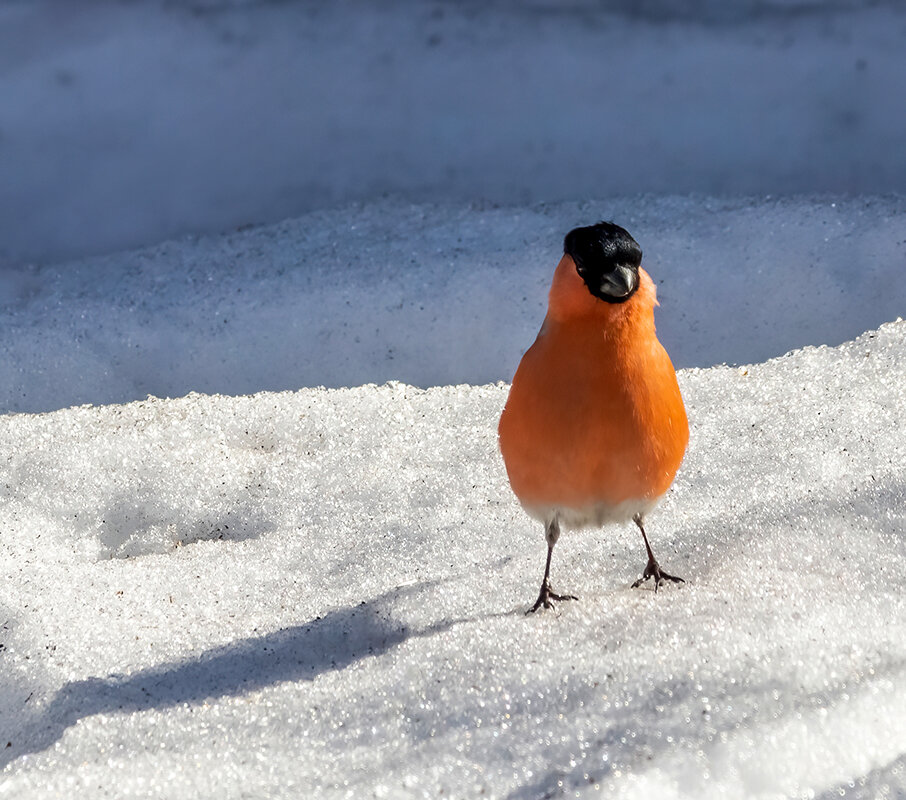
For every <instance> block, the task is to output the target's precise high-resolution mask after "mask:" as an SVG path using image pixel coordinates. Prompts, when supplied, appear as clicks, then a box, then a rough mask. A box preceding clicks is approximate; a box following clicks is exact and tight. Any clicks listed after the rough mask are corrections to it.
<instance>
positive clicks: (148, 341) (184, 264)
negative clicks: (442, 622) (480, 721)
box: [0, 197, 906, 411]
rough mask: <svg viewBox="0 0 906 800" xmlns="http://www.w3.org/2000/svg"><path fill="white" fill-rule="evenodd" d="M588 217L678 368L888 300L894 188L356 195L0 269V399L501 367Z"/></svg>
mask: <svg viewBox="0 0 906 800" xmlns="http://www.w3.org/2000/svg"><path fill="white" fill-rule="evenodd" d="M601 218H604V219H614V220H616V221H617V222H619V223H620V224H622V225H624V226H626V227H627V228H629V230H630V231H631V232H632V233H633V234H634V235H635V237H636V238H637V239H638V240H639V242H640V243H641V245H642V248H643V250H644V253H645V255H644V263H645V265H646V266H647V268H648V270H649V272H650V273H651V274H652V276H653V277H654V279H655V281H656V282H657V284H658V292H659V297H660V299H661V308H660V309H658V313H657V324H658V331H659V333H660V336H661V339H662V340H663V341H664V343H665V344H666V346H667V348H668V351H669V352H670V354H671V355H672V357H673V358H674V361H675V363H676V364H677V365H678V366H680V367H688V366H710V365H712V364H716V363H721V362H727V363H749V362H757V361H763V360H764V359H766V358H769V357H771V356H777V355H781V354H783V353H785V352H787V351H788V350H792V349H794V348H797V347H801V346H803V345H807V344H839V343H840V342H842V341H846V340H848V339H851V338H853V337H855V336H858V335H859V334H860V333H862V332H863V331H865V330H869V329H873V328H876V327H878V326H879V325H881V324H882V323H884V322H887V321H889V320H892V319H895V318H896V317H897V316H899V315H902V314H903V313H904V311H906V283H904V281H903V275H904V272H906V203H904V200H903V199H902V198H898V197H893V198H859V199H844V198H822V199H818V198H814V199H807V198H800V199H785V200H770V199H769V200H764V199H761V200H757V199H748V200H738V199H737V200H716V199H713V198H704V197H692V198H688V197H686V198H681V197H674V198H660V199H656V198H639V197H635V198H611V199H604V200H600V201H595V202H586V203H581V204H580V203H561V204H545V205H539V206H535V207H532V208H527V209H525V208H488V207H485V208H482V207H475V206H458V205H453V204H446V205H427V206H426V205H421V206H416V205H407V204H401V203H394V202H384V203H378V204H374V205H368V206H358V205H355V206H348V207H345V208H342V209H338V210H330V211H320V212H314V213H311V214H308V215H305V216H303V217H301V218H300V219H298V220H294V221H287V222H284V223H281V224H279V225H274V226H269V227H263V228H255V229H252V230H245V231H238V232H235V233H232V234H229V235H226V236H220V237H202V238H194V239H186V240H181V241H177V242H168V243H165V244H162V245H158V246H155V247H152V248H148V249H146V250H141V251H137V252H132V253H120V254H117V255H114V256H108V257H104V258H92V259H87V260H84V261H80V262H74V263H71V264H64V265H61V266H58V267H45V268H37V267H33V268H27V269H18V270H6V271H0V410H2V411H48V410H53V409H58V408H62V407H66V406H71V405H78V404H82V403H95V404H106V403H120V402H124V401H127V400H136V399H141V398H144V397H146V396H147V395H148V394H153V395H156V396H180V395H184V394H186V393H188V392H190V391H201V392H205V393H211V394H213V393H222V394H230V395H236V394H251V393H254V392H257V391H261V390H285V389H297V388H300V387H302V386H319V385H324V386H328V387H339V386H357V385H361V384H364V383H369V382H374V383H383V382H385V381H388V380H398V381H402V382H405V383H409V384H412V385H417V386H422V387H427V386H432V385H453V384H459V383H470V384H482V383H488V382H493V381H498V380H507V381H508V380H509V379H510V378H511V377H512V375H513V372H514V371H515V369H516V365H517V363H518V360H519V357H520V356H521V354H522V352H523V351H524V350H525V348H526V347H527V346H528V344H529V343H531V341H532V339H533V338H534V336H535V334H536V333H537V330H538V327H539V325H540V322H541V319H542V318H543V315H544V308H545V305H546V301H547V290H548V288H549V286H550V278H551V274H552V273H553V269H554V266H555V265H556V263H557V261H558V260H559V258H560V255H561V252H562V249H561V248H562V241H563V235H564V234H565V233H566V231H568V230H569V229H570V228H572V227H574V226H575V225H580V224H581V225H585V224H588V223H589V222H592V221H595V220H597V219H601Z"/></svg>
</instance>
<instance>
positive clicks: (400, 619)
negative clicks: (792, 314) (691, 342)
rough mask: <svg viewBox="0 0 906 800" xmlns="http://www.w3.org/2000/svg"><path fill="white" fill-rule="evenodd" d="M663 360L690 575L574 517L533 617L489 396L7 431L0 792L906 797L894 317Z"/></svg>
mask: <svg viewBox="0 0 906 800" xmlns="http://www.w3.org/2000/svg"><path fill="white" fill-rule="evenodd" d="M545 260H546V259H545ZM539 268H540V265H539ZM501 308H503V304H502V303H501ZM680 379H681V385H682V389H683V392H684V395H685V397H686V401H687V405H688V407H689V411H690V418H691V422H692V440H691V449H690V451H689V453H688V455H687V459H686V461H685V464H684V466H683V468H682V470H681V471H680V475H679V478H678V480H677V483H676V485H675V488H674V490H673V491H672V492H671V493H670V494H669V496H668V497H667V498H666V500H665V502H664V503H663V505H662V507H661V508H660V509H659V510H658V511H657V512H655V514H654V515H653V516H652V518H651V524H650V528H649V532H650V534H651V535H652V539H653V546H654V547H655V551H656V552H657V553H658V555H659V558H660V560H661V563H662V564H664V565H665V567H666V568H668V569H670V570H672V571H676V572H678V573H679V574H681V575H683V576H684V577H685V578H686V579H687V581H688V582H687V583H686V584H685V585H683V586H681V587H668V588H666V589H665V590H663V591H661V592H659V593H658V594H657V595H655V594H654V593H653V592H651V591H648V590H631V589H629V588H628V587H629V584H630V583H631V581H632V579H633V578H634V577H636V576H637V574H638V573H639V572H640V570H641V568H642V567H643V565H644V560H645V559H644V555H643V548H642V545H641V542H640V541H638V535H637V533H636V532H635V531H634V530H633V529H632V526H630V525H625V526H622V527H612V528H608V529H606V530H604V531H603V532H600V533H584V534H583V533H577V534H567V535H565V536H564V537H563V538H562V539H561V542H560V544H559V545H558V548H557V551H556V554H555V563H554V572H553V577H554V583H555V586H558V587H561V588H562V590H564V591H572V592H575V593H576V594H578V595H579V596H580V597H581V601H580V602H578V603H570V604H566V605H563V606H562V608H561V609H560V611H559V613H546V614H539V615H535V616H532V617H525V616H523V613H522V612H523V610H524V609H525V608H526V607H527V606H528V605H529V604H530V603H531V601H532V600H533V599H534V597H535V594H536V592H537V584H538V582H539V581H540V578H541V572H542V568H543V555H544V543H543V538H542V533H541V530H540V529H539V528H538V526H537V525H536V524H535V523H533V522H532V521H530V520H529V519H528V518H527V517H526V516H525V515H524V513H523V512H522V511H521V510H520V508H519V506H518V504H517V503H516V501H515V500H514V499H513V497H512V496H511V494H510V493H509V490H508V487H507V485H506V479H505V476H504V473H503V469H502V464H501V461H500V458H499V456H498V454H497V451H496V443H495V423H496V418H497V415H498V414H499V411H500V408H501V407H502V404H503V402H504V398H505V395H506V386H505V385H502V384H496V385H487V386H448V387H438V388H433V389H429V390H427V391H424V390H420V389H417V388H413V387H410V386H406V385H402V384H390V385H385V386H362V387H358V388H354V389H342V390H326V389H303V390H300V391H297V392H293V393H277V394H274V393H262V394H257V395H255V396H252V397H208V396H204V395H199V394H193V395H190V396H188V397H185V398H182V399H178V400H158V399H149V400H146V401H142V402H137V403H131V404H128V405H125V406H111V407H107V408H74V409H69V410H63V411H58V412H55V413H52V414H44V415H7V416H4V417H0V437H2V441H3V442H4V444H5V450H6V457H5V459H4V460H3V461H2V464H0V488H2V491H3V493H4V497H3V502H2V504H0V531H2V533H3V535H2V537H0V575H2V576H3V580H2V581H0V608H2V612H0V645H2V649H0V660H2V666H3V669H2V671H0V730H2V731H3V733H4V737H5V739H7V740H8V741H9V742H10V744H9V746H7V747H5V748H2V747H0V757H2V758H3V761H4V762H8V766H7V767H6V770H5V771H4V772H2V773H0V776H2V777H0V796H3V797H10V798H12V797H15V798H17V800H18V799H19V798H32V797H33V798H38V797H40V798H47V797H72V796H91V797H101V796H109V795H116V796H117V797H173V796H189V795H192V796H202V797H239V796H269V797H288V798H289V797H303V796H319V797H329V798H333V797H337V798H339V797H350V798H361V797H372V796H375V797H401V796H407V797H408V796H422V795H425V796H432V797H435V796H440V795H441V793H443V794H444V795H445V796H451V797H465V796H469V797H475V796H488V797H511V798H526V799H528V798H538V797H557V796H561V795H562V796H579V797H597V796H606V797H640V796H650V795H651V794H652V793H653V792H657V794H658V796H662V797H684V798H708V797H726V796H733V797H740V796H752V797H777V796H803V797H804V796H824V797H834V796H846V797H865V798H868V797H893V796H899V795H901V794H902V793H903V792H906V773H904V766H903V765H904V759H906V722H904V720H906V699H904V698H906V671H904V663H906V644H904V643H906V630H904V624H906V599H904V597H903V593H902V591H901V590H900V587H901V585H902V574H901V573H902V564H903V559H904V556H906V539H904V529H906V485H904V482H903V469H902V465H903V463H904V460H906V435H904V433H903V431H904V430H906V323H904V322H902V321H898V322H896V323H890V324H887V325H884V326H882V327H881V328H880V329H879V330H878V331H876V332H873V333H868V334H866V335H864V336H861V337H859V338H858V339H856V340H855V341H853V342H850V343H847V344H844V345H843V346H841V347H838V348H835V349H831V348H827V347H820V348H817V349H815V348H806V349H805V350H801V351H798V352H795V353H792V354H790V355H788V356H786V357H783V358H779V359H776V360H773V361H769V362H767V363H764V364H758V365H753V366H748V367H744V368H733V367H714V368H710V369H691V370H686V371H684V372H683V373H682V374H681V376H680ZM127 556H128V557H127ZM5 743H6V742H5V741H4V742H3V743H2V744H5Z"/></svg>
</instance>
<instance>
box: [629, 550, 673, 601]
mask: <svg viewBox="0 0 906 800" xmlns="http://www.w3.org/2000/svg"><path fill="white" fill-rule="evenodd" d="M649 578H654V591H655V593H657V590H658V589H659V588H660V585H661V584H662V583H663V582H664V581H673V582H674V583H685V582H686V581H685V580H683V579H682V578H679V577H677V576H676V575H670V574H668V573H666V572H664V570H662V569H661V567H660V565H659V564H658V563H657V561H655V560H654V559H653V558H649V559H648V566H647V567H645V571H644V572H643V573H642V577H641V578H639V579H638V580H637V581H636V582H635V583H634V584H632V588H633V589H638V588H639V586H641V585H642V584H643V583H645V581H647V580H648V579H649Z"/></svg>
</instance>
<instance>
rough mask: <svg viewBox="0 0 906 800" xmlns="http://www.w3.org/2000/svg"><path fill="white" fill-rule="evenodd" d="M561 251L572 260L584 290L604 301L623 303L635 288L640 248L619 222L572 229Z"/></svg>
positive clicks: (639, 261) (637, 280) (637, 278)
mask: <svg viewBox="0 0 906 800" xmlns="http://www.w3.org/2000/svg"><path fill="white" fill-rule="evenodd" d="M563 251H564V252H565V253H566V255H568V256H570V257H571V258H572V260H573V261H575V262H576V271H577V272H578V273H579V275H581V276H582V280H584V281H585V285H586V286H587V287H588V291H589V292H591V293H592V294H593V295H594V296H595V297H597V298H599V299H601V300H604V301H605V302H607V303H624V302H626V301H627V300H628V299H629V298H630V297H632V295H633V294H635V291H636V289H638V288H639V266H640V265H641V263H642V248H641V247H639V243H638V242H637V241H636V240H635V239H633V238H632V237H631V236H630V235H629V233H628V232H627V231H626V230H625V229H624V228H621V227H620V226H619V225H614V224H613V223H612V222H599V223H598V224H597V225H589V226H588V227H586V228H574V229H573V230H571V231H570V232H569V233H567V234H566V239H564V241H563Z"/></svg>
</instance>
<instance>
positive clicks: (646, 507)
mask: <svg viewBox="0 0 906 800" xmlns="http://www.w3.org/2000/svg"><path fill="white" fill-rule="evenodd" d="M563 249H564V255H563V257H562V258H561V259H560V263H559V264H558V265H557V269H556V271H555V272H554V279H553V283H552V285H551V289H550V294H549V296H548V309H547V316H546V317H545V319H544V323H543V324H542V326H541V331H540V332H539V333H538V337H537V338H536V339H535V343H534V344H533V345H532V346H531V347H530V348H529V350H528V351H527V352H526V354H525V355H524V356H523V357H522V361H521V362H520V364H519V367H518V369H517V370H516V375H515V377H514V378H513V384H512V387H511V388H510V393H509V397H508V398H507V402H506V406H505V407H504V409H503V413H502V414H501V417H500V425H499V427H498V437H499V442H500V450H501V453H502V454H503V460H504V463H505V465H506V471H507V476H508V477H509V480H510V486H512V488H513V492H514V493H515V494H516V497H517V498H518V499H519V502H520V503H521V504H522V506H523V507H524V508H525V510H526V511H527V512H528V513H529V514H530V515H531V516H532V517H534V518H536V519H538V520H540V521H541V522H542V523H543V524H544V532H545V538H546V540H547V562H546V563H545V566H544V579H543V580H542V582H541V591H540V592H539V594H538V599H537V600H536V601H535V604H534V606H533V607H532V608H531V609H529V611H528V612H526V613H531V612H533V611H537V610H538V609H539V608H541V607H544V608H553V601H559V600H575V599H576V598H575V597H574V596H573V595H565V594H555V593H554V592H553V590H552V589H551V583H550V569H551V556H552V554H553V551H554V545H555V544H556V543H557V539H558V538H559V536H560V528H561V526H563V527H565V528H584V527H588V526H600V525H602V524H604V523H607V522H622V521H627V520H630V519H631V520H633V522H635V524H636V525H638V527H639V530H640V531H641V532H642V538H643V540H644V542H645V549H646V551H647V553H648V564H647V566H646V567H645V570H644V572H643V574H642V577H641V578H639V580H637V581H636V582H635V583H633V584H632V586H633V588H635V587H637V586H639V585H641V584H642V583H643V582H645V581H647V580H648V579H649V578H653V579H654V587H655V591H657V589H658V587H659V586H660V585H661V583H663V582H664V581H674V582H682V580H683V579H682V578H678V577H676V576H675V575H670V574H668V573H666V572H665V571H664V570H662V569H661V567H660V565H659V564H658V562H657V560H656V559H655V557H654V553H653V552H652V550H651V545H650V543H649V542H648V536H647V534H646V533H645V528H644V521H645V515H646V514H647V513H648V512H649V511H651V509H652V508H654V506H655V505H656V504H657V503H658V501H659V500H660V499H661V497H663V495H664V493H665V492H666V491H667V489H668V488H669V487H670V484H671V483H672V482H673V478H674V476H675V475H676V472H677V470H678V469H679V466H680V462H682V460H683V455H684V454H685V452H686V444H687V443H688V441H689V425H688V422H687V420H686V410H685V408H684V406H683V398H682V395H681V394H680V390H679V385H678V384H677V380H676V371H675V370H674V368H673V364H672V362H671V361H670V357H669V356H668V355H667V352H666V351H665V350H664V348H663V347H662V346H661V343H660V342H659V341H658V339H657V336H656V335H655V330H654V307H655V306H656V305H657V300H656V297H655V288H654V283H653V282H652V280H651V278H650V277H649V276H648V273H647V272H645V270H644V269H642V267H641V263H642V250H641V248H640V247H639V245H638V243H637V242H636V241H635V239H633V238H632V236H630V235H629V233H628V232H627V231H626V230H624V229H623V228H621V227H620V226H619V225H615V224H613V223H612V222H599V223H598V224H597V225H590V226H588V227H583V228H576V229H575V230H572V231H570V232H569V233H568V234H567V235H566V239H565V241H564V247H563Z"/></svg>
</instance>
